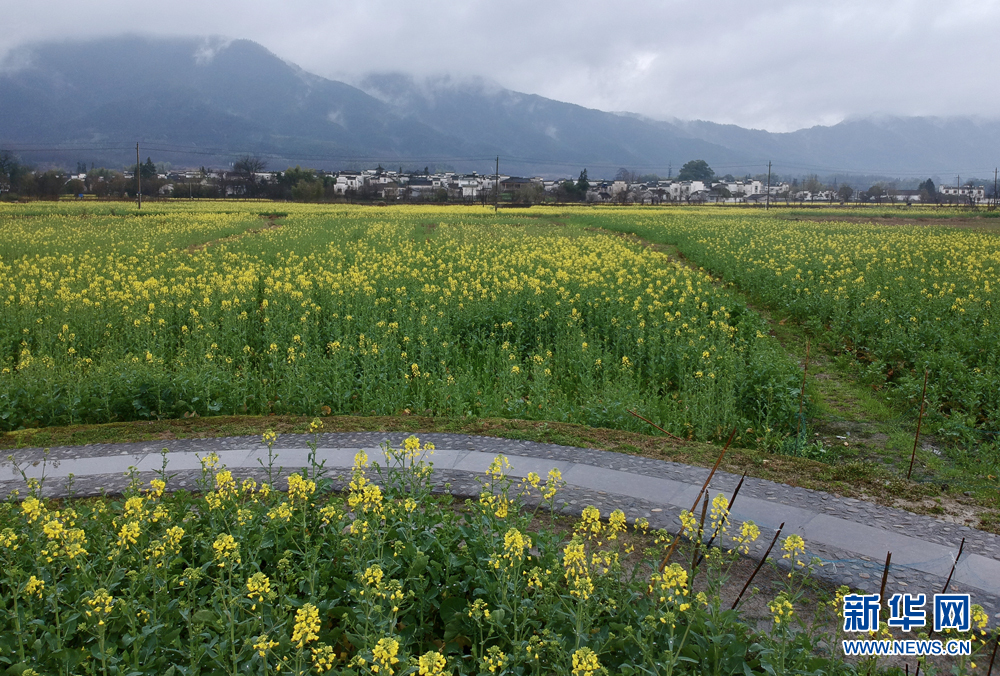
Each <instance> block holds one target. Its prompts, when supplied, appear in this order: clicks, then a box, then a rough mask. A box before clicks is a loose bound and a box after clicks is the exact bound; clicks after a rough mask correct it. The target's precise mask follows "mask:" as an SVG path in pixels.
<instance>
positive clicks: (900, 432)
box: [587, 219, 998, 531]
mask: <svg viewBox="0 0 1000 676" xmlns="http://www.w3.org/2000/svg"><path fill="white" fill-rule="evenodd" d="M796 220H805V219H796ZM810 220H813V219H810ZM817 220H819V219H817ZM876 220H877V219H876ZM870 221H871V219H868V221H865V222H870ZM979 221H982V219H979ZM879 222H880V223H881V221H879ZM961 223H965V221H962V222H961ZM922 224H923V225H927V223H926V222H924V223H922ZM587 229H588V230H589V231H591V232H598V233H602V234H605V235H608V236H611V237H618V238H621V239H623V240H625V241H628V242H631V243H632V244H636V245H639V246H643V247H646V248H649V249H652V250H653V251H656V252H658V253H661V254H663V255H664V256H665V257H666V258H668V259H669V260H671V261H674V262H677V263H680V264H682V265H684V266H686V267H688V268H691V269H692V270H699V271H702V272H708V273H709V274H712V275H713V276H714V275H715V273H714V272H713V271H711V270H709V269H706V268H701V267H699V266H698V265H697V264H695V263H693V262H692V261H690V260H689V259H688V258H686V257H685V256H684V253H683V251H681V250H680V248H679V247H677V246H676V245H673V244H665V243H660V242H653V241H651V240H648V239H645V238H643V237H640V236H639V235H636V234H634V233H630V232H626V231H617V230H607V229H602V228H587ZM716 283H717V284H720V285H722V284H724V285H725V286H726V287H727V290H728V291H730V292H731V293H734V294H736V295H737V296H739V297H740V298H741V299H742V300H743V302H744V303H746V305H747V307H748V308H750V309H751V310H753V311H754V312H756V313H757V314H759V315H760V316H761V317H762V318H763V319H764V320H765V321H766V322H767V323H768V324H769V325H770V327H771V335H772V336H773V337H774V338H775V339H776V340H777V341H778V342H779V344H780V345H781V347H782V348H783V349H784V350H785V352H786V353H787V354H788V355H789V356H790V357H791V358H792V359H794V360H795V361H797V362H798V364H799V368H804V367H805V366H806V364H807V363H808V374H807V378H806V397H808V400H809V401H810V402H811V403H812V404H813V406H812V415H811V417H810V418H809V420H808V425H809V430H810V439H809V440H810V442H811V444H810V445H809V447H808V448H807V449H805V451H804V452H802V453H801V455H802V457H806V458H809V459H811V460H817V461H819V462H824V463H828V464H837V465H839V466H841V467H842V468H843V471H842V472H841V473H842V474H843V475H844V476H845V479H847V480H850V478H851V475H854V477H855V478H871V477H875V476H880V475H884V474H885V473H886V472H889V473H891V474H893V475H896V476H904V475H906V474H907V469H908V465H909V460H910V453H911V449H912V447H913V438H914V430H915V428H916V418H917V413H916V411H915V410H914V411H909V410H902V409H901V408H900V406H899V404H898V403H895V402H890V401H889V400H888V398H887V397H885V396H884V392H882V391H881V390H882V388H877V387H875V388H873V387H871V386H867V385H864V384H861V383H860V382H858V381H857V379H856V378H855V377H854V376H852V375H851V374H849V373H848V369H847V368H846V367H845V361H849V359H845V357H844V355H845V348H844V346H843V345H840V344H839V343H837V341H833V342H822V341H821V342H818V343H817V342H816V341H813V342H812V344H811V345H809V344H808V343H807V331H806V329H805V328H804V327H802V326H801V325H799V324H798V323H796V322H795V321H790V319H791V318H790V317H789V316H788V314H787V313H783V312H782V310H781V309H780V308H769V307H763V306H761V304H760V303H757V302H755V301H754V300H753V299H752V298H751V296H750V295H749V294H748V293H747V292H746V291H745V290H744V289H741V288H740V287H738V286H736V285H734V284H731V283H729V284H727V283H726V282H725V280H724V279H722V278H720V277H716ZM826 338H827V339H830V337H829V336H827V337H826ZM810 348H811V349H810ZM807 355H808V356H807ZM939 445H940V442H939V440H937V439H936V438H934V437H933V436H932V435H928V434H927V433H926V430H925V432H924V434H923V436H922V437H921V438H920V449H921V450H922V451H923V453H921V454H919V455H918V459H917V462H916V465H915V466H914V472H913V475H912V478H913V480H914V481H916V482H918V483H920V484H923V486H922V490H921V491H920V493H919V494H914V495H906V496H896V497H891V498H888V499H887V496H884V495H878V496H877V495H862V496H861V497H862V498H863V499H872V500H877V501H879V502H882V503H890V504H891V505H893V506H896V507H901V508H903V509H907V510H913V511H916V512H919V513H921V514H933V515H936V516H938V517H939V518H941V519H943V520H946V521H949V522H951V523H955V524H958V525H962V526H973V527H977V526H978V527H982V528H985V529H988V530H993V531H996V530H997V528H996V526H995V522H996V521H997V519H998V515H997V514H996V513H995V510H994V509H993V508H991V507H988V506H984V504H983V502H986V503H989V502H991V500H990V498H989V497H988V496H987V497H986V499H985V501H984V500H980V499H977V497H976V496H975V495H973V494H974V493H980V494H981V493H982V491H983V486H982V485H981V484H979V483H976V482H970V481H968V478H967V476H966V475H965V473H964V472H963V471H962V468H960V467H953V466H951V464H950V463H949V462H948V461H947V459H945V458H942V457H941V456H942V451H941V450H940V449H939V448H938V446H939ZM929 456H935V457H930V459H928V458H929ZM793 483H794V481H793ZM938 488H940V489H941V490H940V492H939V491H938ZM985 490H986V491H989V490H990V488H988V487H987V488H986V489H985ZM979 497H980V498H982V497H983V496H982V495H979Z"/></svg>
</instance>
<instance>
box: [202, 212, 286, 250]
mask: <svg viewBox="0 0 1000 676" xmlns="http://www.w3.org/2000/svg"><path fill="white" fill-rule="evenodd" d="M260 217H261V218H263V219H264V220H266V221H267V225H265V226H264V227H262V228H251V229H249V230H245V231H243V232H241V233H238V234H235V235H229V236H228V237H220V238H218V239H213V240H209V241H208V242H204V243H202V244H192V245H191V246H189V247H187V248H186V249H185V251H187V252H188V253H194V252H195V251H201V250H203V249H207V248H208V247H210V246H214V245H216V244H222V243H223V242H235V241H236V240H238V239H242V238H244V237H246V236H247V235H257V234H260V233H262V232H264V231H265V230H277V229H279V228H280V227H281V225H282V224H281V223H278V219H279V218H284V215H282V214H260Z"/></svg>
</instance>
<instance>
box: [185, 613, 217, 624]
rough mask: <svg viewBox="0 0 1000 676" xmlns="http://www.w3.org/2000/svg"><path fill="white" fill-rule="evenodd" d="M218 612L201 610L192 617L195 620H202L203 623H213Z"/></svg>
mask: <svg viewBox="0 0 1000 676" xmlns="http://www.w3.org/2000/svg"><path fill="white" fill-rule="evenodd" d="M216 617H217V616H216V614H215V613H214V612H213V611H211V610H199V611H198V612H196V613H195V614H194V616H193V617H192V618H191V620H192V621H194V622H200V623H202V624H211V623H212V622H215V620H216Z"/></svg>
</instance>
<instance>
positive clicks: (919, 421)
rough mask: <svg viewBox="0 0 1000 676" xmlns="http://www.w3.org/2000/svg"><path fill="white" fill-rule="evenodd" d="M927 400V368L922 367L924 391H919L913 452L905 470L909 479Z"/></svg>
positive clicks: (915, 456)
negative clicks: (908, 465)
mask: <svg viewBox="0 0 1000 676" xmlns="http://www.w3.org/2000/svg"><path fill="white" fill-rule="evenodd" d="M925 401H927V369H924V391H923V392H921V393H920V416H919V417H918V418H917V433H916V435H914V437H913V453H911V454H910V469H908V470H906V479H907V481H909V479H910V475H911V474H913V461H914V460H916V458H917V442H918V441H920V425H921V424H923V422H924V402H925Z"/></svg>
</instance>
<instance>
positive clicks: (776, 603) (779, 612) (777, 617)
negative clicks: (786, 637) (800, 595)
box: [767, 592, 794, 624]
mask: <svg viewBox="0 0 1000 676" xmlns="http://www.w3.org/2000/svg"><path fill="white" fill-rule="evenodd" d="M767 607H768V610H770V611H771V617H772V618H773V619H774V623H775V624H781V623H782V622H785V623H787V622H788V620H790V619H791V618H792V615H793V613H794V607H793V606H792V602H791V601H790V600H789V598H788V596H786V595H785V593H784V592H782V593H781V594H778V596H776V597H775V598H774V600H773V601H771V602H769V603H768V604H767Z"/></svg>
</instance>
